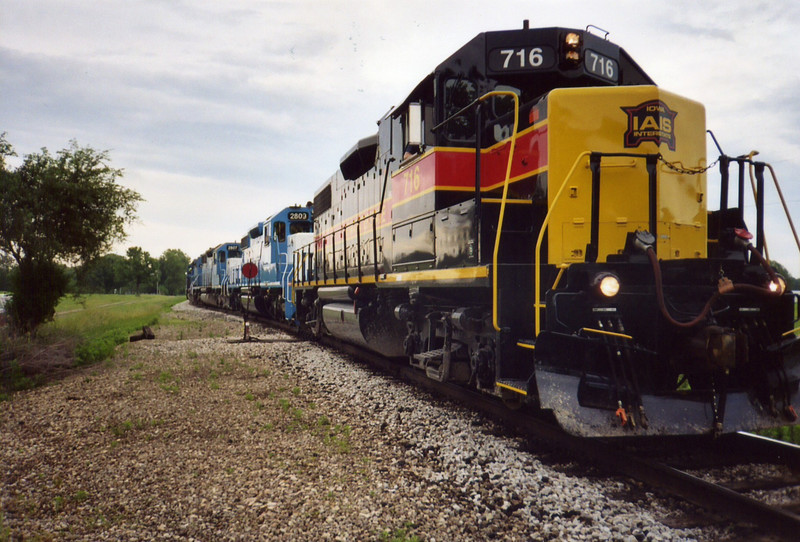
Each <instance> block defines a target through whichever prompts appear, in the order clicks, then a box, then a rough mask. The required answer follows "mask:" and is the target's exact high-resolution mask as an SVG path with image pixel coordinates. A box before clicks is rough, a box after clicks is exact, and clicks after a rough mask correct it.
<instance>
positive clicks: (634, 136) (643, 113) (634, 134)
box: [620, 100, 678, 151]
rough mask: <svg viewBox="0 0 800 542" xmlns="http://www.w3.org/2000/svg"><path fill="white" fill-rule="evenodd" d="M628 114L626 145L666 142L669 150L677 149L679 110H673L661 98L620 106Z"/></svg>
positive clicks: (636, 145)
mask: <svg viewBox="0 0 800 542" xmlns="http://www.w3.org/2000/svg"><path fill="white" fill-rule="evenodd" d="M620 109H622V110H623V111H625V113H627V114H628V130H627V131H626V132H625V147H626V148H630V147H638V146H639V145H641V144H642V142H643V141H652V142H653V143H655V144H656V145H659V146H660V145H661V144H662V143H666V144H667V147H669V150H671V151H674V150H675V117H676V116H677V114H678V113H677V111H673V110H671V109H670V108H669V107H668V106H667V104H665V103H664V102H662V101H661V100H650V101H649V102H644V103H641V104H639V105H637V106H635V107H622V108H620Z"/></svg>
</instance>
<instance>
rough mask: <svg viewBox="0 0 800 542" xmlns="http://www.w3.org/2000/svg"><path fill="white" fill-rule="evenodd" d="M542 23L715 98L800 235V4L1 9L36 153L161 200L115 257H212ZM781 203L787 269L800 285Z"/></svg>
mask: <svg viewBox="0 0 800 542" xmlns="http://www.w3.org/2000/svg"><path fill="white" fill-rule="evenodd" d="M524 19H529V20H530V25H531V26H532V27H545V26H564V27H572V28H585V27H586V26H587V25H590V24H591V25H595V26H597V27H600V28H602V29H603V30H604V31H607V32H609V39H611V40H612V41H614V42H615V43H617V44H618V45H620V46H621V47H623V48H624V49H626V50H627V51H628V53H629V54H631V55H632V56H633V58H634V59H635V60H636V61H637V63H638V64H639V65H640V66H641V67H642V68H644V70H645V71H646V72H648V74H649V75H650V76H651V77H652V78H653V79H654V80H655V81H656V83H657V84H659V85H660V86H661V87H663V88H665V89H667V90H669V91H672V92H675V93H678V94H681V95H683V96H686V97H689V98H692V99H694V100H696V101H699V102H701V103H703V104H704V105H705V107H706V123H707V127H708V128H709V129H711V130H713V131H714V133H715V135H716V137H717V140H718V141H719V142H720V144H721V145H722V148H723V150H724V151H725V152H726V153H727V154H729V155H734V156H735V155H740V154H747V153H748V152H750V151H751V150H754V149H757V150H758V151H760V155H759V157H758V158H759V159H761V160H764V161H765V162H769V163H771V164H773V166H774V168H775V170H776V173H777V175H778V178H779V180H780V181H781V186H782V189H783V192H784V195H785V196H786V199H787V200H788V202H789V206H790V210H791V211H792V212H793V216H794V219H795V221H796V222H798V226H799V227H800V73H799V71H798V70H800V56H798V51H800V2H796V1H795V0H779V1H770V2H766V1H759V0H748V1H744V0H725V1H704V2H695V1H685V0H672V1H669V2H666V1H662V0H650V1H647V2H642V1H641V0H637V1H628V0H619V1H613V2H611V1H608V2H604V1H600V0H575V1H561V2H553V1H552V0H546V1H539V0H526V1H516V0H506V1H497V2H485V1H474V0H460V1H449V0H448V1H438V0H427V1H424V2H423V1H418V0H404V1H403V2H388V1H383V0H373V1H359V0H347V1H340V0H324V1H312V0H289V1H281V0H277V1H255V0H253V1H245V0H227V1H225V2H220V1H219V0H211V1H205V0H169V1H167V0H136V1H130V0H74V1H70V0H35V1H30V0H0V133H2V132H5V133H6V138H7V139H8V141H9V142H10V143H11V144H12V145H14V147H15V149H16V151H17V153H18V154H19V155H20V157H22V156H23V155H25V154H29V153H34V152H38V151H39V150H40V149H41V148H42V147H46V148H47V149H49V150H50V151H51V152H55V151H57V150H60V149H62V148H65V147H67V146H68V145H69V142H70V140H73V139H74V140H76V141H77V142H78V144H80V145H84V146H85V145H88V146H91V147H93V148H95V149H98V150H108V151H109V153H110V156H111V165H112V166H113V167H116V168H122V169H124V177H123V178H122V179H121V180H120V183H121V184H123V185H125V186H126V187H128V188H132V189H134V190H136V191H138V192H139V193H140V194H141V195H142V196H143V197H144V199H145V201H144V202H142V203H141V204H140V205H139V211H138V216H139V219H138V221H137V222H136V223H135V224H133V225H132V226H130V227H129V228H128V231H129V236H128V238H127V239H126V240H125V241H124V242H123V243H120V244H118V245H117V246H116V247H115V252H117V253H120V254H124V252H125V250H126V249H127V247H130V246H140V247H142V248H143V249H144V250H146V251H148V252H149V253H150V254H151V255H152V256H154V257H157V256H159V255H160V254H161V253H162V252H163V251H164V250H166V249H168V248H178V249H181V250H183V251H184V252H186V253H187V254H188V255H190V256H192V257H196V256H198V255H199V254H200V253H202V252H203V251H205V250H206V249H207V248H208V247H210V246H213V245H217V244H219V243H223V242H227V241H235V240H238V239H240V238H241V237H242V236H243V235H244V234H245V232H246V231H247V230H248V229H249V228H250V227H251V226H252V225H254V224H255V223H256V222H258V221H259V220H262V219H264V218H266V217H267V216H269V215H270V214H272V213H273V212H275V211H277V210H279V209H281V208H283V207H285V206H287V205H291V204H304V203H306V202H307V201H309V200H311V199H313V195H314V192H315V191H316V190H317V189H318V188H319V187H320V186H321V185H322V183H323V182H324V181H325V180H326V179H327V178H328V177H329V176H330V175H331V174H332V173H333V172H334V171H335V170H336V168H337V167H338V164H339V159H340V158H341V156H342V155H343V154H344V153H345V152H346V151H347V150H348V149H349V148H350V147H351V146H352V145H353V144H355V142H356V141H358V140H359V139H361V138H363V137H365V136H368V135H371V134H373V133H375V131H376V121H377V120H378V119H379V118H380V117H381V116H382V115H383V114H384V113H386V112H387V111H388V110H389V109H390V108H391V107H392V106H393V105H397V104H398V103H399V102H400V101H402V100H403V98H405V97H406V95H407V94H408V93H409V92H410V91H411V90H412V89H413V87H414V86H415V85H416V84H417V83H418V82H419V81H420V80H421V79H422V78H423V77H425V76H426V75H427V74H428V73H430V72H431V71H433V69H434V68H435V67H436V65H437V64H439V63H440V62H441V61H442V60H444V59H445V58H446V57H447V56H449V55H450V54H451V53H453V52H454V51H455V50H456V49H458V48H459V47H460V46H461V45H463V44H464V43H466V42H467V41H469V40H470V39H471V38H473V37H474V36H475V35H477V34H478V33H480V32H484V31H488V30H508V29H516V28H521V27H522V22H523V20H524ZM717 154H718V153H717V152H716V150H715V149H714V148H712V147H709V159H710V160H713V159H714V158H715V157H716V155H717ZM716 177H717V175H716V174H715V175H712V176H710V177H709V192H710V194H709V197H710V200H711V201H713V202H715V203H716V202H718V197H715V195H714V194H715V190H716V186H717V185H715V183H714V179H716ZM766 196H767V199H768V201H769V202H770V203H768V206H767V215H768V221H767V241H768V246H769V248H770V256H771V257H772V258H773V259H775V260H777V261H780V262H781V263H783V264H784V265H785V266H786V267H787V268H788V269H789V270H790V272H792V274H793V275H794V276H800V256H799V255H798V251H797V249H796V247H795V244H794V239H793V237H792V236H791V234H790V232H789V229H788V226H787V223H786V220H785V218H783V213H782V208H781V206H780V204H779V203H777V201H778V200H777V199H776V198H775V192H774V189H772V188H771V185H770V188H769V189H768V190H767V191H766ZM751 227H752V228H753V229H754V227H755V226H754V223H753V225H752V226H751Z"/></svg>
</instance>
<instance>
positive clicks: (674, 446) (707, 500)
mask: <svg viewBox="0 0 800 542" xmlns="http://www.w3.org/2000/svg"><path fill="white" fill-rule="evenodd" d="M249 320H250V321H257V322H259V323H260V324H264V325H267V326H270V327H277V328H279V329H282V330H284V331H287V332H290V333H295V334H296V333H297V330H296V328H293V327H292V326H288V325H286V324H282V323H278V322H274V321H271V320H265V319H261V318H258V317H253V316H252V315H251V316H249ZM243 340H244V339H243ZM320 342H321V343H322V344H324V345H326V346H329V347H332V348H335V349H336V350H337V351H339V352H343V353H345V354H348V355H350V356H351V357H353V358H354V359H355V360H357V361H359V362H363V363H367V364H369V365H370V366H373V367H376V368H377V369H379V370H380V371H382V372H384V373H386V374H389V375H392V376H394V377H396V378H398V379H400V380H404V381H407V382H410V383H412V384H413V385H414V386H416V387H418V388H423V389H427V390H430V391H432V392H434V393H436V394H438V395H440V396H443V397H445V398H446V399H449V400H451V401H454V402H458V403H462V404H465V405H467V406H468V407H469V408H472V409H476V410H479V411H480V412H482V413H483V414H485V415H487V416H488V417H490V418H492V419H495V420H496V421H498V422H500V423H502V424H503V425H504V426H506V427H510V428H513V429H514V430H515V431H516V432H518V433H520V434H521V435H523V436H526V437H528V438H532V439H535V440H538V441H542V442H544V443H546V444H547V445H548V446H550V447H553V448H556V449H559V450H561V451H564V452H566V453H568V454H569V455H570V456H572V457H574V458H575V459H576V460H578V461H581V462H586V463H588V464H590V465H592V466H594V467H597V468H600V469H601V470H604V471H607V472H610V473H615V474H619V475H623V476H626V477H629V478H632V479H634V480H637V481H639V482H641V483H643V484H645V485H647V486H649V487H652V488H657V489H659V490H661V491H662V492H664V493H667V494H670V495H673V496H676V497H679V498H681V499H683V500H685V501H687V502H689V503H692V504H695V505H697V506H699V507H701V508H702V509H705V510H707V511H711V512H713V513H715V514H717V515H719V516H721V517H724V518H727V519H729V520H730V521H731V522H732V523H734V524H737V525H743V524H751V525H754V526H756V527H757V528H758V529H762V530H764V531H768V532H770V533H773V534H775V535H779V536H781V537H786V539H787V540H796V539H797V537H798V533H800V476H798V475H797V474H795V473H800V446H797V445H794V444H789V443H785V442H781V441H777V440H773V439H769V438H766V437H761V436H758V435H754V434H751V433H736V434H734V435H728V436H726V437H723V438H721V439H717V440H711V439H710V438H704V437H692V438H665V439H652V440H651V439H648V440H647V441H646V444H647V445H646V446H642V445H641V444H642V441H639V440H636V439H630V440H627V439H623V440H616V441H615V440H598V439H592V440H591V445H588V446H587V439H585V438H578V437H573V436H571V435H568V434H566V433H564V432H563V431H561V429H560V428H558V427H557V426H556V425H555V424H554V423H551V422H550V421H548V420H546V419H543V417H542V416H541V415H536V414H534V413H533V412H531V411H528V410H524V409H523V410H516V411H515V410H510V409H509V408H507V407H506V406H505V405H503V404H502V403H500V402H499V401H497V400H496V399H494V398H491V397H488V396H486V395H483V394H479V393H477V392H474V391H471V390H468V389H466V388H463V387H461V386H457V385H454V384H447V383H444V384H442V383H439V382H436V381H434V380H431V379H430V378H428V377H427V376H425V374H424V373H422V372H421V371H419V370H417V369H414V368H413V367H410V366H408V365H404V364H399V363H396V362H393V361H391V360H388V359H386V358H384V357H383V356H380V355H378V354H375V353H373V352H369V351H366V350H364V349H362V348H360V347H357V346H354V345H351V344H348V343H344V342H342V341H339V340H337V339H335V338H333V337H328V336H323V337H322V338H321V340H320ZM687 450H689V451H690V452H687ZM765 463H766V464H769V465H774V466H776V467H778V468H779V469H783V472H782V473H781V474H778V475H771V476H766V477H762V476H759V477H758V478H752V477H750V476H748V477H747V478H745V479H742V478H741V476H740V475H737V474H736V473H737V472H742V470H743V469H742V467H743V466H746V465H751V466H752V465H753V464H765ZM708 468H714V469H718V470H720V472H719V473H718V474H717V476H716V477H718V478H720V477H721V478H726V479H725V480H724V481H721V482H716V481H714V480H710V479H708V477H707V476H704V474H705V473H706V469H708ZM752 470H753V469H749V470H748V469H746V468H745V469H744V472H745V473H747V472H751V471H752ZM755 470H758V469H755ZM726 471H727V472H728V474H725V472H726ZM790 487H793V488H796V492H795V495H796V498H794V499H793V502H783V501H781V502H778V503H770V502H767V501H765V500H764V499H763V497H764V495H765V494H766V495H767V496H768V493H767V492H770V491H772V492H775V491H779V490H785V489H786V488H790ZM759 496H760V497H762V498H758V497H759ZM773 500H774V499H773ZM778 500H780V499H778Z"/></svg>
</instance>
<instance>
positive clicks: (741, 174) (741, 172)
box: [736, 157, 745, 212]
mask: <svg viewBox="0 0 800 542" xmlns="http://www.w3.org/2000/svg"><path fill="white" fill-rule="evenodd" d="M736 161H737V162H739V209H741V210H742V212H744V163H745V160H744V159H743V158H741V157H739V158H737V159H736Z"/></svg>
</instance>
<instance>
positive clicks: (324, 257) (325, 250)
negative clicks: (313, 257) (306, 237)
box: [322, 236, 328, 282]
mask: <svg viewBox="0 0 800 542" xmlns="http://www.w3.org/2000/svg"><path fill="white" fill-rule="evenodd" d="M322 280H323V281H324V282H328V237H327V236H325V237H323V238H322Z"/></svg>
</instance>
